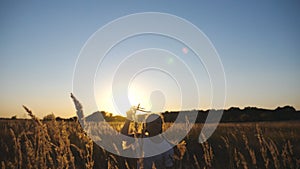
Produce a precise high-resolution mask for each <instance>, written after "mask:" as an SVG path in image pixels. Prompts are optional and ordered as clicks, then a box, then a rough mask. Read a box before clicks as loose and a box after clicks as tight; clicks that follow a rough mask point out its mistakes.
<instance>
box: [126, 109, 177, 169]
mask: <svg viewBox="0 0 300 169" xmlns="http://www.w3.org/2000/svg"><path fill="white" fill-rule="evenodd" d="M134 115H135V110H134V109H131V110H129V111H128V112H127V120H126V122H125V124H124V126H123V128H122V129H121V134H123V135H126V136H132V137H139V138H143V139H142V143H141V144H142V146H141V147H142V151H143V152H142V153H143V154H142V156H143V157H145V158H142V159H140V161H139V163H138V164H137V168H144V169H152V165H154V166H155V167H156V168H157V169H168V168H172V167H173V165H174V160H173V155H174V151H173V149H172V145H171V144H170V143H169V142H168V141H167V140H166V139H165V138H164V137H163V136H162V125H163V119H162V117H161V116H160V115H158V114H150V115H148V116H147V118H146V122H145V127H144V129H143V132H142V133H141V134H137V133H135V135H134V134H133V135H130V134H128V130H129V126H130V122H131V120H133V117H134ZM124 141H126V140H124ZM131 144H133V145H134V144H135V143H131ZM139 144H140V143H139ZM164 150H166V151H164ZM142 166H143V167H142Z"/></svg>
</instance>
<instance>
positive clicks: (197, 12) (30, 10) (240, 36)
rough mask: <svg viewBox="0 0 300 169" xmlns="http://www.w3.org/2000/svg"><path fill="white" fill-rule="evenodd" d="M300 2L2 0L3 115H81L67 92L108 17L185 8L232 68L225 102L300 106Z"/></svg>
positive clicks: (183, 15)
mask: <svg viewBox="0 0 300 169" xmlns="http://www.w3.org/2000/svg"><path fill="white" fill-rule="evenodd" d="M299 7H300V3H299V2H298V1H263V2H261V1H249V2H245V1H243V2H242V1H239V2H236V1H226V2H225V1H217V2H215V3H208V1H199V2H198V1H189V2H181V1H172V2H170V1H148V2H141V1H130V2H117V1H113V2H111V1H109V2H108V1H107V2H98V1H91V2H89V3H82V2H80V1H63V2H61V1H48V2H40V1H27V2H16V1H1V2H0V23H1V27H0V37H1V38H0V60H1V62H0V77H1V79H0V82H1V87H0V93H1V96H0V116H5V117H11V116H13V115H17V116H18V117H23V116H24V111H23V110H22V107H21V105H22V104H25V105H27V106H29V107H30V108H32V109H33V111H34V112H35V113H36V114H37V115H38V116H40V117H42V116H44V115H46V114H49V113H51V112H54V113H55V114H56V115H58V116H62V117H69V116H73V115H75V112H74V108H73V104H72V102H71V100H70V98H69V93H70V92H71V91H72V76H73V70H74V67H75V63H76V59H77V56H78V55H79V52H80V50H81V48H82V47H83V45H84V44H85V42H86V41H87V40H88V38H89V37H90V36H91V35H92V34H93V33H94V32H95V31H97V30H98V29H99V28H101V27H102V26H104V25H105V24H106V23H108V22H110V21H112V20H114V19H117V18H119V17H122V16H125V15H128V14H133V13H138V12H163V13H170V14H173V15H176V16H179V17H181V18H184V19H186V20H188V21H189V22H191V23H193V24H194V25H196V26H197V27H198V28H199V29H200V30H202V32H204V33H205V34H206V35H207V37H208V38H209V39H210V40H211V42H212V43H213V45H214V46H215V48H216V50H217V51H218V53H219V56H220V59H221V61H222V63H223V66H224V70H225V74H226V81H227V99H226V103H225V108H228V107H231V106H239V107H241V108H242V107H245V106H257V107H263V108H276V107H277V106H284V105H292V106H294V107H296V108H297V109H300V103H299V100H300V89H299V86H300V78H299V77H300V71H299V69H300V68H299V65H300V56H299V54H300V48H299V44H300V33H299V30H300V10H299ZM100 107H101V106H100ZM200 108H204V109H206V108H208V106H207V105H206V106H204V107H200Z"/></svg>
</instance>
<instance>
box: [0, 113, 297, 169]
mask: <svg viewBox="0 0 300 169" xmlns="http://www.w3.org/2000/svg"><path fill="white" fill-rule="evenodd" d="M29 112H30V113H29V115H30V116H31V119H14V120H12V119H2V120H0V136H1V137H0V154H1V156H0V163H1V164H0V166H1V168H100V169H102V168H103V169H106V168H117V169H118V168H120V169H121V168H122V169H123V168H134V167H135V165H134V163H135V162H134V161H135V159H127V158H123V157H120V156H118V155H115V154H112V153H109V152H107V151H105V150H104V149H103V148H101V147H100V146H98V145H97V144H95V142H93V141H92V140H91V139H90V138H89V137H88V136H87V134H86V133H85V132H84V131H83V129H82V127H81V126H80V124H79V122H78V120H76V119H75V120H68V121H67V120H59V121H58V120H56V119H55V117H54V115H50V116H48V118H47V120H41V119H38V118H37V117H36V116H34V114H32V113H31V111H29ZM98 125H99V126H100V128H99V132H100V134H101V136H102V138H99V139H100V140H105V138H106V136H108V135H114V134H115V133H116V132H111V129H110V128H107V127H101V123H100V124H98ZM110 125H111V126H112V127H113V128H114V129H115V131H118V130H120V128H121V127H122V125H123V123H122V122H110ZM171 125H172V123H166V124H165V126H164V128H165V129H167V128H169V127H170V126H171ZM186 125H189V124H186V123H182V124H181V126H179V127H178V128H175V130H178V131H180V130H184V129H185V127H186ZM201 128H202V124H200V123H198V124H195V125H194V126H193V127H192V129H191V131H190V132H189V134H188V135H187V136H186V137H185V138H184V139H183V140H182V141H181V142H180V143H179V144H178V145H176V146H175V148H174V150H175V157H174V158H175V168H178V169H183V168H189V169H193V168H205V169H208V168H216V169H217V168H222V169H224V168H244V169H246V168H249V169H250V168H251V169H252V168H254V169H255V168H257V169H261V168H278V169H281V168H292V169H293V168H300V144H299V143H300V123H299V121H283V122H255V123H254V122H252V123H221V124H219V125H218V128H217V129H216V131H215V132H214V134H213V135H212V136H211V137H210V138H208V140H207V141H206V142H204V143H199V142H198V141H197V140H198V137H199V134H200V131H201ZM112 137H113V136H112ZM109 141H110V142H111V143H112V145H115V148H117V149H119V150H118V151H122V148H120V143H119V140H118V139H114V140H109Z"/></svg>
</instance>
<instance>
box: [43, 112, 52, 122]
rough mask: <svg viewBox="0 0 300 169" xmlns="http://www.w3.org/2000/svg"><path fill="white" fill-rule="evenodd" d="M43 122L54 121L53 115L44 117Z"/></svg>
mask: <svg viewBox="0 0 300 169" xmlns="http://www.w3.org/2000/svg"><path fill="white" fill-rule="evenodd" d="M43 120H46V121H50V120H55V115H54V114H53V113H51V114H48V115H46V116H45V117H44V118H43Z"/></svg>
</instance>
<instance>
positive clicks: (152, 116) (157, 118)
mask: <svg viewBox="0 0 300 169" xmlns="http://www.w3.org/2000/svg"><path fill="white" fill-rule="evenodd" d="M154 122H159V123H160V124H161V126H157V127H159V130H160V131H159V133H160V134H161V133H162V131H163V123H164V120H163V117H162V116H161V115H159V114H150V115H148V116H147V118H146V126H145V127H146V128H145V131H146V132H149V131H148V129H149V127H148V125H149V124H150V123H154Z"/></svg>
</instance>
